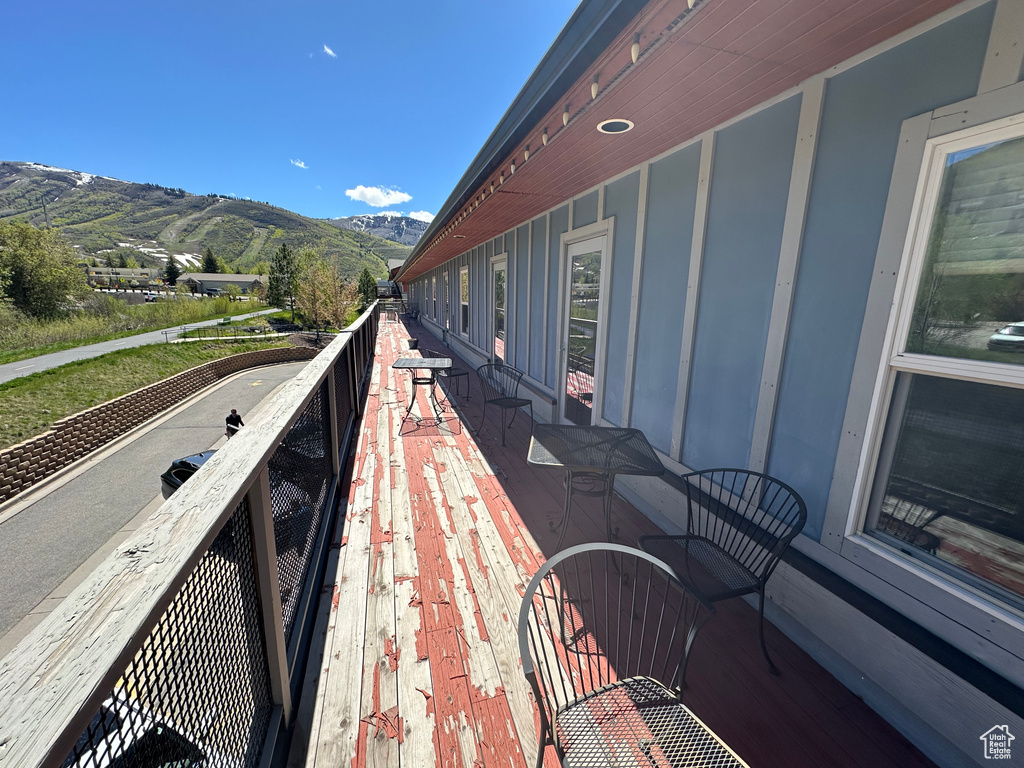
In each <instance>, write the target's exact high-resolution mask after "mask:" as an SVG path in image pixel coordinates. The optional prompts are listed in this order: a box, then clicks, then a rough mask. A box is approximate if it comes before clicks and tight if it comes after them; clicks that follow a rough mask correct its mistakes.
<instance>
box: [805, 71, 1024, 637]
mask: <svg viewBox="0 0 1024 768" xmlns="http://www.w3.org/2000/svg"><path fill="white" fill-rule="evenodd" d="M1021 87H1022V88H1024V83H1022V84H1021ZM979 98H980V97H979ZM1003 98H1005V99H1006V102H1004V103H1005V104H1007V105H1009V104H1013V102H1012V95H1010V94H1003ZM970 101H973V100H970ZM1017 104H1019V102H1017ZM1013 109H1016V110H1019V109H1020V108H1019V106H1016V107H1013V108H1005V109H1004V111H1003V114H1004V115H1005V116H1002V117H1000V116H999V115H998V113H995V114H994V112H996V111H995V110H993V111H988V112H987V114H986V112H985V111H982V110H979V113H980V114H978V115H977V116H974V115H972V117H975V119H974V120H972V121H966V120H961V119H957V121H956V123H955V124H954V123H953V122H952V121H951V120H950V119H949V118H948V117H946V116H945V115H944V114H941V113H942V110H937V111H936V113H927V114H925V115H921V116H918V118H910V119H909V120H907V121H906V122H905V123H904V133H905V134H908V135H914V134H916V136H917V137H918V141H919V143H918V144H917V146H916V148H915V147H914V146H910V143H909V142H908V146H907V148H906V149H905V150H901V151H905V152H906V153H907V157H904V158H901V157H897V160H896V167H895V169H894V178H893V182H892V183H893V185H894V186H895V185H897V184H905V183H906V181H907V179H906V178H905V177H904V178H903V179H900V178H898V176H899V174H900V173H901V172H902V173H903V174H908V173H914V172H915V171H916V185H910V187H909V190H908V192H910V191H912V199H909V198H910V194H907V197H905V198H903V199H902V200H900V199H899V198H898V197H894V196H893V193H892V190H890V202H889V204H887V210H886V219H887V222H886V224H894V223H893V222H889V221H888V219H889V218H890V216H892V217H893V218H895V219H897V220H898V221H900V222H901V224H905V228H904V229H903V230H902V234H899V233H896V232H895V231H888V232H887V231H886V226H885V225H883V233H882V238H881V239H880V242H879V249H878V259H877V261H876V267H878V266H879V265H883V269H887V267H885V266H884V265H885V261H884V256H885V255H886V251H887V250H889V251H890V253H891V249H892V246H893V245H894V243H893V242H892V238H893V237H896V236H899V237H900V243H899V245H898V246H897V249H898V250H897V253H896V254H894V255H893V256H894V257H890V258H891V260H892V264H893V266H894V267H895V268H896V271H895V273H894V274H895V285H894V287H893V288H892V289H891V291H892V292H891V293H889V294H888V296H889V297H890V298H891V303H890V312H889V317H888V321H887V323H886V324H885V325H884V326H881V327H882V328H884V337H883V338H882V342H881V345H880V346H881V349H880V352H881V354H880V355H879V356H878V357H875V358H874V363H873V364H872V365H873V367H874V368H875V371H876V376H875V386H874V389H873V394H872V397H871V401H870V406H869V408H868V409H867V414H866V415H867V423H866V425H865V430H864V433H863V438H862V442H861V444H860V451H859V452H860V460H859V463H858V466H857V474H856V478H855V482H854V485H853V488H852V491H853V493H852V498H851V500H850V502H849V506H846V508H845V511H840V510H838V509H837V510H834V511H833V509H832V504H831V501H832V499H831V498H830V505H829V510H828V513H827V516H826V521H825V529H824V531H823V538H822V544H825V540H826V538H827V536H828V535H829V529H830V522H829V517H832V519H833V520H834V521H835V523H840V520H839V519H838V515H840V514H841V515H842V519H843V522H842V526H843V529H844V530H843V532H842V538H841V542H840V544H839V546H838V547H836V549H837V550H838V553H839V554H840V556H841V557H842V558H843V559H844V560H846V561H848V562H851V563H852V564H854V565H856V566H859V567H860V568H863V569H865V570H866V571H867V572H869V573H871V574H873V575H874V576H876V577H878V578H879V579H881V580H882V581H883V582H885V583H887V584H889V585H893V586H894V587H896V588H897V589H899V590H900V591H901V592H904V593H906V594H907V595H908V596H912V597H915V598H917V599H918V600H921V601H922V603H923V604H924V605H927V606H928V607H929V608H931V609H934V610H935V611H937V612H938V613H939V614H941V615H943V616H947V617H950V618H952V619H954V620H955V621H956V622H958V623H959V624H960V625H962V626H967V627H970V626H978V625H979V621H981V622H984V623H987V624H988V626H989V630H988V636H989V640H991V641H992V642H993V643H994V644H995V645H996V646H997V647H1002V648H1007V647H1008V645H1007V643H1008V639H1009V638H1013V642H1014V643H1017V642H1019V638H1020V633H1021V632H1022V631H1024V616H1022V615H1021V613H1020V612H1019V611H1018V610H1017V609H1016V608H1015V607H1013V606H1010V605H1008V604H1007V603H1006V602H1004V601H1001V600H999V599H998V598H996V597H994V596H993V595H992V594H990V593H988V592H985V591H982V590H979V589H977V588H975V587H973V586H971V585H970V584H969V582H968V580H967V579H958V578H956V577H955V576H953V575H951V574H950V573H949V572H948V571H947V570H943V569H939V568H936V567H934V566H932V565H930V564H929V563H927V562H925V561H924V560H922V559H920V558H915V557H913V556H910V555H906V554H904V553H903V552H902V551H901V550H900V549H898V548H896V547H894V546H891V545H890V544H888V543H886V542H884V541H882V540H880V539H879V538H878V537H875V536H871V535H870V534H869V533H867V532H866V531H865V526H866V524H867V522H868V519H869V513H870V512H871V511H872V510H871V502H872V491H873V489H874V486H875V480H876V478H877V477H878V475H879V472H880V471H885V456H884V455H883V452H884V447H885V445H884V438H885V428H886V425H887V423H888V422H889V420H890V419H891V418H899V414H895V413H894V414H890V404H891V403H892V402H893V399H894V398H895V397H896V396H897V393H896V381H897V377H898V375H899V374H900V373H906V374H911V375H914V374H918V375H925V376H936V377H941V378H950V379H961V380H967V381H974V382H978V383H983V384H993V385H996V386H1009V387H1014V388H1024V365H1022V366H1016V365H1010V364H1006V363H996V362H987V361H979V360H968V359H957V358H949V357H941V356H937V355H926V354H917V353H907V352H905V351H904V350H905V346H906V340H907V333H908V331H909V326H910V319H911V316H912V314H913V307H914V302H915V300H916V296H917V289H918V286H919V284H920V278H921V274H922V268H923V266H924V256H925V252H926V249H927V246H928V240H929V237H930V234H931V225H932V222H933V220H934V216H935V203H936V201H937V198H938V192H939V188H940V186H941V181H942V173H941V171H942V168H943V161H944V158H945V157H946V156H947V155H948V154H949V153H950V152H955V151H958V150H959V149H962V148H966V147H973V146H980V145H984V144H987V143H991V142H993V141H999V140H1003V139H1004V138H1013V137H1015V136H1022V135H1024V112H1019V111H1018V112H1016V113H1014V111H1013ZM964 111H965V112H966V111H967V110H964ZM962 114H963V112H960V111H959V110H958V111H957V117H958V118H959V117H960V116H961V115H962ZM969 122H973V123H974V124H973V125H968V126H967V127H963V126H964V124H965V123H969ZM901 143H902V142H901ZM901 159H902V160H905V161H906V166H904V167H901V166H900V162H901ZM911 163H912V164H913V165H912V166H911ZM894 226H900V225H899V224H894ZM887 238H888V240H887ZM886 283H887V281H886V279H885V277H884V272H879V270H878V269H876V278H875V280H874V281H873V285H872V291H873V292H874V291H875V290H876V286H877V290H878V291H879V299H881V297H882V296H883V295H884V294H885V286H886ZM889 285H892V284H891V283H889ZM870 305H871V299H870V297H869V307H868V314H867V315H866V317H865V330H866V331H869V330H870V327H871V325H870V324H871V322H872V320H871V318H870V312H871V306H870ZM876 322H877V321H876ZM863 344H864V340H863V339H862V346H863ZM859 364H861V359H860V356H858V365H859ZM855 379H856V374H855ZM854 386H856V385H854ZM856 397H857V395H856V394H855V391H854V387H851V394H850V405H854V404H855V403H856ZM848 407H849V406H848ZM840 461H842V446H841V447H840V455H839V456H838V457H837V466H838V462H840ZM834 485H835V482H834ZM836 490H837V489H836V488H835V487H834V488H833V493H835V492H836ZM837 513H838V514H837ZM833 530H834V528H833ZM872 591H873V590H872ZM982 617H984V618H982ZM919 619H920V620H923V619H924V614H922V615H921V616H920V617H919ZM931 623H932V622H931V620H927V621H925V624H926V625H928V624H931ZM933 627H934V628H935V629H938V627H937V626H934V625H933Z"/></svg>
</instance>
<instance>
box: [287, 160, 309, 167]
mask: <svg viewBox="0 0 1024 768" xmlns="http://www.w3.org/2000/svg"><path fill="white" fill-rule="evenodd" d="M288 162H289V163H291V164H292V165H294V166H295V167H296V168H309V166H308V165H306V164H305V163H304V162H302V161H301V160H291V159H289V160H288Z"/></svg>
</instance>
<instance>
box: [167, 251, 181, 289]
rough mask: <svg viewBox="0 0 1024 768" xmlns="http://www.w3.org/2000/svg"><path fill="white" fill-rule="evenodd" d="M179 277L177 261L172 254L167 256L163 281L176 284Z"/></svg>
mask: <svg viewBox="0 0 1024 768" xmlns="http://www.w3.org/2000/svg"><path fill="white" fill-rule="evenodd" d="M179 277H181V267H179V266H178V262H177V261H175V259H174V257H173V256H169V257H168V258H167V266H166V267H164V282H165V283H167V284H168V285H176V284H177V282H178V278H179Z"/></svg>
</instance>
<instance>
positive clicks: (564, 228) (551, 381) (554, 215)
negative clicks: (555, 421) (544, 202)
mask: <svg viewBox="0 0 1024 768" xmlns="http://www.w3.org/2000/svg"><path fill="white" fill-rule="evenodd" d="M568 231H569V206H563V207H562V208H559V209H558V210H557V211H552V212H551V231H550V232H548V247H549V248H550V249H551V258H550V259H549V264H548V286H547V288H548V327H547V336H548V369H547V375H546V376H545V377H544V383H545V384H547V385H548V386H549V387H552V388H556V387H555V378H556V376H557V372H558V342H559V340H558V301H559V297H558V265H559V262H560V261H561V259H562V252H561V236H562V235H563V234H564V233H565V232H568Z"/></svg>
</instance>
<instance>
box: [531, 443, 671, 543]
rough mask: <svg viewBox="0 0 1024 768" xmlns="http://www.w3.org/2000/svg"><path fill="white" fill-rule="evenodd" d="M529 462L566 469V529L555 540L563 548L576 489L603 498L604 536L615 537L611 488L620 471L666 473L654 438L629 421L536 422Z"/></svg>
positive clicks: (564, 524) (625, 473)
mask: <svg viewBox="0 0 1024 768" xmlns="http://www.w3.org/2000/svg"><path fill="white" fill-rule="evenodd" d="M526 463H527V464H532V465H533V466H535V467H551V468H558V469H564V470H565V472H566V477H565V509H563V510H562V522H561V527H562V532H561V534H560V535H559V537H558V544H557V545H556V546H555V551H556V552H557V551H558V550H560V549H561V548H562V542H563V541H564V539H565V532H566V530H567V529H568V527H569V510H570V509H571V508H572V497H573V494H574V493H578V494H580V495H583V496H601V497H602V499H603V504H604V527H605V536H606V538H607V540H608V541H611V539H612V536H614V535H617V534H618V529H615V531H613V530H612V492H613V491H614V486H615V476H616V475H647V476H651V477H654V476H657V475H663V474H664V473H665V467H664V466H662V463H661V460H660V459H659V458H658V456H657V454H656V453H655V452H654V449H653V448H652V447H651V444H650V443H649V442H647V438H646V437H645V436H644V433H643V432H641V431H640V430H639V429H629V428H625V427H581V426H576V425H574V424H537V425H535V426H534V428H533V435H532V436H531V438H530V450H529V453H528V454H527V456H526Z"/></svg>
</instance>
